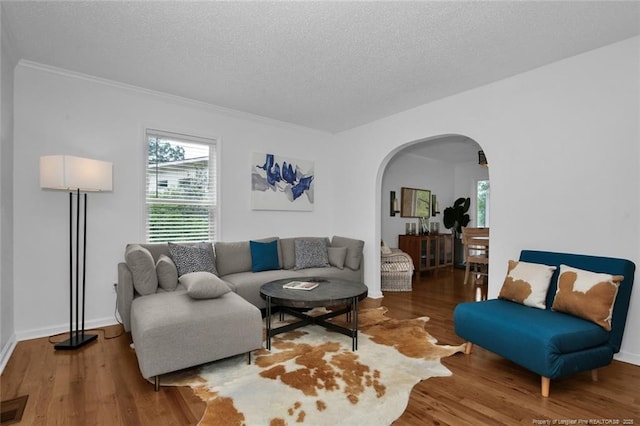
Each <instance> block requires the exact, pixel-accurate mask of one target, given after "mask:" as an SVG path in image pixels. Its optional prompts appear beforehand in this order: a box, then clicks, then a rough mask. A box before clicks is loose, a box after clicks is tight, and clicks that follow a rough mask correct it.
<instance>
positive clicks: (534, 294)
mask: <svg viewBox="0 0 640 426" xmlns="http://www.w3.org/2000/svg"><path fill="white" fill-rule="evenodd" d="M555 270H556V267H555V266H548V265H541V264H538V263H529V262H517V261H515V260H509V268H508V271H507V277H506V278H505V279H504V283H503V284H502V288H501V289H500V294H499V295H498V297H499V298H501V299H507V300H510V301H512V302H516V303H520V304H521V305H527V306H531V307H533V308H538V309H545V308H546V305H545V299H546V297H547V290H548V289H549V283H550V282H551V276H552V275H553V271H555Z"/></svg>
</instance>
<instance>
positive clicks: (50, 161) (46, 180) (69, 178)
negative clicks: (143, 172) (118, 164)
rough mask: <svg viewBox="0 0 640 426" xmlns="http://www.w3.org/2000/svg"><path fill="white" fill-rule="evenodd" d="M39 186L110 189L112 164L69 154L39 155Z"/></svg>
mask: <svg viewBox="0 0 640 426" xmlns="http://www.w3.org/2000/svg"><path fill="white" fill-rule="evenodd" d="M40 187H41V188H49V189H79V190H81V191H111V190H112V188H113V164H112V163H109V162H108V161H98V160H91V159H89V158H80V157H73V156H70V155H46V156H44V157H40Z"/></svg>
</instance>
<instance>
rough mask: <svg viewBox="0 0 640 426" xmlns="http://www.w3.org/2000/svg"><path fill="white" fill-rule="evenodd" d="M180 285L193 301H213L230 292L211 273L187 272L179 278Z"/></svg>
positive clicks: (222, 282) (225, 284) (227, 287)
mask: <svg viewBox="0 0 640 426" xmlns="http://www.w3.org/2000/svg"><path fill="white" fill-rule="evenodd" d="M180 284H182V285H183V286H185V287H186V288H187V294H188V295H189V296H191V297H192V298H194V299H215V298H217V297H220V296H222V295H224V294H227V293H229V292H230V291H231V289H230V288H229V286H228V285H227V283H225V282H224V281H222V280H221V279H220V278H218V277H217V276H215V275H213V274H212V273H211V272H189V273H187V274H184V275H182V276H181V277H180Z"/></svg>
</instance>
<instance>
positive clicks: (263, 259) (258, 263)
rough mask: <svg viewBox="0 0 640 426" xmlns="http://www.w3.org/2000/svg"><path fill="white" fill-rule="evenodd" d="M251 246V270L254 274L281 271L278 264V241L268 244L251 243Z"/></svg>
mask: <svg viewBox="0 0 640 426" xmlns="http://www.w3.org/2000/svg"><path fill="white" fill-rule="evenodd" d="M249 244H250V245H251V270H252V271H253V272H260V271H270V270H272V269H280V263H279V262H278V240H274V241H271V242H268V243H261V242H259V241H249Z"/></svg>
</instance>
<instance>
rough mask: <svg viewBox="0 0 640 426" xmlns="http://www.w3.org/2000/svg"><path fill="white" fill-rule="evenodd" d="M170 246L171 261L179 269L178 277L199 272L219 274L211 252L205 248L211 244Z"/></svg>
mask: <svg viewBox="0 0 640 426" xmlns="http://www.w3.org/2000/svg"><path fill="white" fill-rule="evenodd" d="M168 244H169V253H170V254H171V259H172V260H173V263H175V264H176V268H177V269H178V276H182V275H184V274H188V273H189V272H199V271H206V272H211V273H212V274H217V273H218V271H217V270H216V266H215V264H214V262H213V259H212V258H211V255H210V251H209V250H207V249H206V248H205V245H207V244H209V243H198V244H197V245H186V244H174V243H168Z"/></svg>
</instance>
